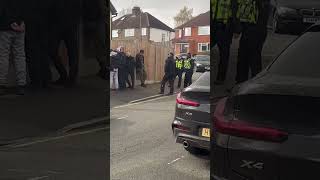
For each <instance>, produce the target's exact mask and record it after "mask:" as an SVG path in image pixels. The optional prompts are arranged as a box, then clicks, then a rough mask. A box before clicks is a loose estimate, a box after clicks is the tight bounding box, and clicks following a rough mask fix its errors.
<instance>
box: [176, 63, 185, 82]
mask: <svg viewBox="0 0 320 180" xmlns="http://www.w3.org/2000/svg"><path fill="white" fill-rule="evenodd" d="M178 61H182V63H181V68H179V67H177V65H176V77H177V76H178V88H180V87H181V82H182V75H183V59H178V58H177V59H176V64H177V63H178Z"/></svg>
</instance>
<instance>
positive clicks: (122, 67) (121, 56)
mask: <svg viewBox="0 0 320 180" xmlns="http://www.w3.org/2000/svg"><path fill="white" fill-rule="evenodd" d="M117 52H118V54H117V56H116V59H117V61H118V63H117V64H118V80H119V90H124V89H126V76H127V73H126V54H125V53H124V48H123V47H118V49H117Z"/></svg>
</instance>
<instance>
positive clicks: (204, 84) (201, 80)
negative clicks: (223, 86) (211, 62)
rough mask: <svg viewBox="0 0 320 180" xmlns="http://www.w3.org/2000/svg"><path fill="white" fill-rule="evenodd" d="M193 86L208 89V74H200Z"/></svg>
mask: <svg viewBox="0 0 320 180" xmlns="http://www.w3.org/2000/svg"><path fill="white" fill-rule="evenodd" d="M193 85H194V86H202V87H207V88H209V87H210V72H205V73H204V74H202V75H201V76H200V77H199V79H198V80H197V81H195V82H194V83H193Z"/></svg>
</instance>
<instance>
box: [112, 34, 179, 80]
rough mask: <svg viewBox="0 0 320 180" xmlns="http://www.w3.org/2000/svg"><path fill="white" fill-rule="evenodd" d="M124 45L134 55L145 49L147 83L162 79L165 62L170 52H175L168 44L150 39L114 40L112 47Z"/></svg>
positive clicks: (126, 50)
mask: <svg viewBox="0 0 320 180" xmlns="http://www.w3.org/2000/svg"><path fill="white" fill-rule="evenodd" d="M119 46H123V47H124V49H125V52H126V53H127V54H131V55H132V56H133V57H135V56H136V54H137V53H138V52H139V51H140V49H143V50H144V58H145V60H144V61H145V62H144V63H145V68H146V72H147V83H154V82H159V81H161V79H162V77H163V75H164V64H165V60H166V58H167V57H168V54H169V53H170V52H173V48H171V47H170V46H169V45H168V44H162V43H154V42H150V41H148V40H137V39H135V40H133V39H131V40H112V41H111V48H112V49H116V48H117V47H119Z"/></svg>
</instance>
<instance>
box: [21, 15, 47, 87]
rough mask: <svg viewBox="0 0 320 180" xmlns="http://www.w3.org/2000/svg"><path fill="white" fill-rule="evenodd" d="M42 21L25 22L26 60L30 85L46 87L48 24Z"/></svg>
mask: <svg viewBox="0 0 320 180" xmlns="http://www.w3.org/2000/svg"><path fill="white" fill-rule="evenodd" d="M46 21H47V20H45V19H42V20H38V21H27V22H26V60H27V68H28V73H29V77H30V80H31V85H32V86H33V87H35V88H40V87H46V86H47V84H48V82H49V81H50V79H51V71H50V66H49V49H48V46H49V39H48V23H47V22H46Z"/></svg>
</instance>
